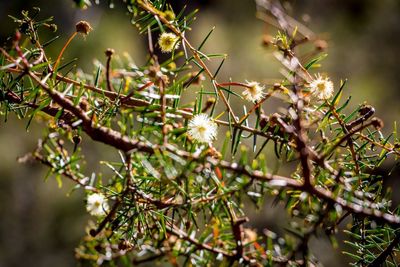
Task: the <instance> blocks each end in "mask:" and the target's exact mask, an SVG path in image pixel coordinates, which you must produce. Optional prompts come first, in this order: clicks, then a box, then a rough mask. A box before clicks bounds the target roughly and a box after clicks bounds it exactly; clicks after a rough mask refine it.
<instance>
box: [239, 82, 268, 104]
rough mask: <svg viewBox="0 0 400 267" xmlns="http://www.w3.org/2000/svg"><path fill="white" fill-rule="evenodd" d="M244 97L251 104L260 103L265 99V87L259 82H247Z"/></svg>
mask: <svg viewBox="0 0 400 267" xmlns="http://www.w3.org/2000/svg"><path fill="white" fill-rule="evenodd" d="M242 95H243V96H244V98H245V99H246V100H248V101H250V102H254V103H256V102H258V101H260V100H261V99H262V98H263V97H264V86H261V85H260V84H259V83H258V82H254V81H252V82H247V84H246V89H245V90H244V91H243V93H242Z"/></svg>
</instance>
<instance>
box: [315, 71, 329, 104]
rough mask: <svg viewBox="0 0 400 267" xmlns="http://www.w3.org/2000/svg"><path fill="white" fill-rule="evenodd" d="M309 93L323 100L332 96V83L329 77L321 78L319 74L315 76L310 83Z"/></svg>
mask: <svg viewBox="0 0 400 267" xmlns="http://www.w3.org/2000/svg"><path fill="white" fill-rule="evenodd" d="M310 92H311V94H312V95H314V96H315V97H317V98H319V99H321V100H325V99H329V98H331V97H332V95H333V83H332V81H331V80H330V79H329V77H322V76H321V75H320V74H317V75H315V79H314V80H313V81H312V82H311V83H310Z"/></svg>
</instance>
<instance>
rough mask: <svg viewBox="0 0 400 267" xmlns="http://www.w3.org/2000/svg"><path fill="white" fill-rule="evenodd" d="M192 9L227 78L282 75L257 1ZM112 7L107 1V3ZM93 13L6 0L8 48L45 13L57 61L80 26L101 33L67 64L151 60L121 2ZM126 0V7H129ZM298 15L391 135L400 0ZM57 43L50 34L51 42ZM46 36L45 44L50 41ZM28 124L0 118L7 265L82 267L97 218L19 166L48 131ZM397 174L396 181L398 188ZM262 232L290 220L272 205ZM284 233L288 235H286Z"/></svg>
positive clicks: (93, 161) (341, 261)
mask: <svg viewBox="0 0 400 267" xmlns="http://www.w3.org/2000/svg"><path fill="white" fill-rule="evenodd" d="M174 1H175V2H178V4H188V5H189V8H194V7H199V8H200V13H199V15H198V19H197V20H196V22H195V23H194V24H193V29H194V30H193V32H195V34H191V36H190V39H191V40H193V42H194V43H196V42H197V43H198V42H200V41H201V40H202V38H203V37H204V36H205V35H206V34H207V32H208V31H209V30H210V29H211V28H212V27H213V26H214V25H215V26H217V27H216V30H215V31H214V34H213V35H212V37H211V38H210V40H209V42H208V44H207V47H206V50H207V51H209V52H211V51H212V52H221V53H227V54H228V55H229V57H228V59H227V61H226V64H225V66H224V68H223V70H222V71H223V72H222V73H221V75H222V76H221V77H222V78H226V79H227V78H229V77H232V78H233V80H235V81H243V80H245V79H247V80H258V81H267V80H269V79H270V78H280V77H281V76H280V74H279V68H280V65H279V63H278V62H277V61H276V60H275V59H274V57H273V56H272V55H271V53H270V52H271V50H269V49H268V48H267V49H266V48H265V47H263V46H262V36H263V35H264V34H274V33H275V29H273V28H271V27H266V26H265V25H264V23H263V22H261V21H260V20H258V19H257V18H256V16H255V11H256V8H255V4H254V2H253V1H252V0H247V1H244V0H208V1H183V0H174ZM103 2H107V1H103ZM116 2H118V3H116V5H115V7H114V8H113V9H109V8H108V7H107V6H106V5H105V4H104V5H100V6H94V7H92V8H90V9H87V10H78V9H76V8H74V3H73V1H72V0H53V1H45V0H13V1H6V0H0V25H1V27H0V44H3V43H4V42H6V40H7V36H9V35H11V34H12V33H13V29H14V23H13V22H12V20H11V19H10V18H9V17H8V16H7V15H13V16H18V15H19V12H20V11H21V10H31V8H32V7H34V6H36V7H40V8H41V14H40V17H42V18H46V17H50V16H54V20H55V23H56V24H57V25H58V27H59V30H58V34H59V35H60V38H59V39H58V40H57V41H56V42H55V43H54V44H53V45H52V46H51V47H49V53H50V55H52V57H56V55H57V54H58V52H59V51H58V49H60V47H61V46H62V45H63V43H64V42H65V41H66V39H67V38H68V36H69V35H70V34H71V33H72V32H73V31H74V29H75V28H74V25H75V23H76V22H77V21H79V20H81V19H85V20H87V21H89V22H90V23H91V24H92V26H93V28H94V31H93V32H92V33H90V35H89V36H88V37H87V38H86V40H84V39H83V38H76V39H75V40H74V41H73V43H72V45H71V46H70V47H69V48H68V50H67V52H66V53H65V54H64V58H69V59H73V58H77V61H76V65H78V66H80V68H81V69H82V70H83V71H85V72H92V71H93V60H94V58H98V59H99V60H101V61H103V62H104V51H105V49H106V48H109V47H111V48H114V49H115V51H116V53H117V54H122V53H124V52H128V53H129V54H131V56H132V58H133V59H134V60H135V61H136V62H137V64H138V65H140V64H141V63H143V62H144V60H145V55H144V54H143V53H142V51H145V41H144V39H143V37H141V36H139V35H138V33H137V30H136V29H135V28H134V27H133V26H132V25H130V23H129V17H128V16H127V15H126V13H125V9H124V8H123V7H122V5H121V6H120V3H119V1H116ZM121 2H122V1H121ZM289 3H290V6H289V5H287V7H289V11H290V14H291V15H293V16H294V17H295V18H297V19H298V20H300V21H302V22H303V23H305V24H306V25H308V26H309V27H310V28H311V29H312V30H313V31H314V32H315V33H318V36H320V37H321V38H323V39H325V40H327V41H328V44H329V46H328V49H327V52H328V54H329V56H328V57H327V58H326V59H325V60H324V61H323V68H322V71H323V72H327V73H329V75H330V76H331V78H332V80H333V81H334V82H335V84H336V85H338V84H339V81H340V80H341V79H348V85H347V87H346V94H347V95H352V97H353V101H352V103H353V104H354V105H356V104H360V103H363V102H364V101H366V102H367V103H369V104H371V105H373V106H375V107H376V109H377V115H378V116H380V117H382V118H384V120H385V121H386V122H387V123H386V128H385V130H386V131H387V132H389V131H390V129H391V126H392V125H391V122H393V121H395V120H397V119H398V116H399V115H400V105H398V102H399V100H400V73H399V70H400V68H399V63H398V60H399V59H400V43H399V40H400V26H399V25H400V1H397V0H380V1H376V0H325V1H313V0H303V1H289ZM48 38H49V39H50V37H48ZM44 39H46V38H44ZM26 123H27V122H26V121H19V120H17V119H16V117H14V116H10V117H9V118H8V121H7V122H5V121H4V120H2V121H0V267H6V266H7V267H8V266H10V267H13V266H60V267H63V266H75V265H76V263H75V262H74V248H75V246H77V244H78V243H79V240H80V238H81V237H82V236H83V234H84V231H85V225H86V223H87V221H88V220H89V219H90V218H89V216H88V215H87V214H86V212H85V209H84V199H83V194H82V192H80V191H76V192H73V193H71V192H70V189H71V187H72V185H71V184H69V183H68V182H66V183H64V185H63V187H62V188H58V186H57V183H56V182H55V181H54V180H53V179H48V180H46V181H45V180H44V179H43V177H45V174H46V172H47V170H46V169H45V168H44V167H42V166H40V165H38V164H19V163H17V161H16V158H17V157H18V156H21V155H23V154H25V153H26V152H29V151H32V149H33V148H34V147H35V145H36V141H37V139H38V138H40V137H41V134H42V130H41V127H40V124H34V125H33V126H31V127H30V129H29V132H27V131H25V126H26ZM84 149H87V152H86V161H87V162H88V166H89V168H88V169H90V170H94V171H97V170H101V167H100V166H99V165H98V163H97V160H98V159H99V158H104V157H113V156H116V155H110V153H115V152H112V151H111V150H110V149H109V148H107V147H106V146H104V145H99V144H93V143H91V142H89V141H87V142H86V143H85V148H84ZM396 173H397V172H394V174H393V175H392V177H391V179H392V182H391V183H390V184H391V185H392V186H394V187H395V188H394V192H395V195H398V194H396V190H395V189H396V183H395V182H393V181H395V179H396V177H397V175H396ZM251 213H252V214H251V217H252V218H253V219H254V225H253V226H254V227H258V228H260V229H262V227H263V226H265V225H268V226H269V227H270V228H271V229H273V230H274V229H278V228H282V227H283V226H285V223H286V222H285V221H287V219H288V218H287V216H286V215H285V214H283V213H282V212H280V210H279V208H277V207H273V206H271V202H267V203H266V206H265V208H264V210H263V211H261V212H251ZM278 231H279V230H278ZM312 243H313V247H314V251H315V253H316V254H317V255H318V256H319V257H320V258H321V260H322V263H323V264H324V265H325V266H344V265H347V262H348V260H349V259H347V258H346V257H344V256H343V255H342V254H341V252H340V249H336V250H335V249H333V248H332V247H331V246H330V244H329V242H328V241H327V240H325V239H324V238H320V239H315V240H313V242H312Z"/></svg>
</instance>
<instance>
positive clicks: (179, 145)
mask: <svg viewBox="0 0 400 267" xmlns="http://www.w3.org/2000/svg"><path fill="white" fill-rule="evenodd" d="M78 2H80V3H79V5H80V6H81V7H85V6H86V7H87V6H88V4H89V2H88V1H78ZM124 2H127V3H126V6H127V10H128V11H129V13H130V14H131V16H132V23H133V24H134V25H136V26H137V28H138V29H139V32H140V33H141V34H144V35H147V36H148V51H149V52H148V56H147V59H148V60H147V62H146V64H144V65H143V66H137V65H135V64H134V63H133V62H131V61H127V60H120V61H118V60H114V59H113V57H114V54H115V52H114V50H113V49H108V50H107V51H106V52H105V54H106V64H105V66H104V65H102V64H100V63H99V64H98V65H97V66H96V67H95V69H94V72H93V74H86V73H81V72H76V73H72V71H66V66H68V65H69V63H66V62H64V61H63V52H64V51H65V50H66V49H67V48H68V45H69V43H70V42H72V41H73V39H74V38H77V36H79V34H81V35H88V34H90V33H89V32H90V30H92V28H91V26H90V24H88V23H87V22H85V21H80V22H78V23H77V24H76V31H75V33H74V34H73V35H72V36H71V37H70V38H69V40H68V41H67V43H65V45H64V46H63V47H62V48H61V49H60V51H61V52H60V53H59V55H58V57H57V58H56V60H52V59H50V58H49V57H48V55H47V53H46V48H47V46H48V45H50V44H51V40H50V41H49V42H45V43H43V41H42V40H41V39H40V32H39V29H42V28H47V29H48V30H56V26H55V25H53V24H51V19H47V20H36V19H35V18H32V17H30V16H29V13H28V12H26V11H24V12H22V15H21V17H20V18H14V21H15V22H16V23H17V25H18V29H17V31H16V32H15V34H14V35H13V37H12V42H11V43H10V45H9V46H4V47H3V48H1V49H0V50H1V57H0V62H1V67H0V89H1V95H0V100H1V102H0V105H1V109H2V112H1V114H2V116H4V117H7V116H8V114H9V113H10V112H14V113H15V114H17V115H18V117H19V118H26V119H27V123H28V126H29V124H30V123H31V122H32V121H35V120H37V119H40V120H41V121H43V122H44V123H42V125H43V127H44V128H45V130H46V135H45V136H44V137H43V138H42V139H41V140H39V142H38V146H37V148H36V149H35V150H34V151H33V152H32V153H30V154H28V155H27V156H25V157H23V158H21V161H25V160H28V159H34V160H36V161H39V162H40V163H42V164H44V165H46V166H47V167H48V168H49V170H50V171H49V174H51V175H53V176H54V177H55V178H56V179H57V180H58V181H59V183H60V184H61V183H62V178H61V177H64V178H66V179H69V180H72V181H73V182H74V183H75V184H76V187H75V188H74V189H81V190H84V191H85V193H86V194H87V198H86V208H87V211H88V212H89V213H90V214H91V215H92V216H93V219H94V220H95V222H94V223H89V225H88V231H87V236H85V237H84V238H83V239H82V243H81V244H80V245H79V246H78V247H77V248H76V258H77V260H78V261H80V262H82V263H83V264H87V265H101V264H107V263H110V264H111V263H114V264H116V265H121V264H125V265H127V266H129V265H135V264H139V263H142V262H148V261H158V260H165V261H168V262H169V263H170V264H171V265H183V264H187V265H199V266H202V265H210V266H214V265H223V266H224V265H225V266H228V265H250V266H273V265H290V266H306V265H310V266H312V265H313V264H317V263H318V260H317V259H316V258H315V257H314V256H313V252H312V251H311V250H310V249H309V240H310V238H311V237H312V236H315V235H320V234H321V233H322V234H323V235H326V236H327V237H329V239H330V240H331V242H332V244H333V246H336V243H337V241H336V240H335V236H336V234H337V231H338V230H339V229H342V228H343V227H342V228H340V227H341V224H342V223H343V221H344V220H345V219H347V221H349V222H350V226H349V227H348V228H347V229H346V230H345V232H346V233H347V237H348V238H347V240H346V241H345V242H346V243H347V244H349V245H350V246H349V249H348V251H345V252H344V253H346V254H348V255H350V256H351V257H352V258H353V259H354V264H355V265H360V266H380V265H384V264H386V265H388V266H392V265H397V263H396V252H397V251H398V247H399V244H398V243H399V240H400V234H399V233H398V232H397V227H398V226H399V225H400V218H399V217H398V211H397V208H396V207H392V206H391V202H390V196H389V195H388V193H387V190H386V189H385V188H383V186H382V183H383V176H382V175H380V174H377V172H376V169H377V168H378V167H379V166H380V165H382V163H383V162H384V161H386V160H388V159H389V161H390V162H391V164H393V159H394V160H397V158H398V155H399V142H398V137H397V130H396V129H394V131H393V133H392V134H390V135H389V136H387V137H385V136H384V135H383V133H382V132H381V131H380V130H381V128H382V127H383V122H382V121H381V120H380V119H379V118H376V117H374V112H375V110H374V108H373V107H372V106H369V105H366V104H361V105H359V106H358V107H357V108H356V109H355V110H349V107H348V104H349V100H350V99H345V100H343V99H342V93H343V90H344V89H345V85H346V82H345V81H342V82H341V83H340V84H336V85H334V83H333V82H332V81H331V80H330V79H329V77H328V76H326V75H324V74H319V73H315V74H312V73H311V71H312V70H313V69H315V68H316V67H318V65H319V63H320V61H321V60H322V59H323V58H324V57H325V54H321V53H322V52H323V45H321V44H324V42H323V41H321V40H315V36H314V35H310V31H309V30H308V29H304V26H302V25H300V24H299V23H297V22H296V21H295V20H293V19H292V18H289V16H288V15H286V13H285V12H284V9H283V8H282V7H281V6H280V5H279V3H277V2H274V1H268V0H259V1H257V5H258V8H259V12H260V14H262V16H261V17H263V18H265V17H266V16H268V18H270V17H271V16H272V17H274V18H275V20H276V22H277V25H279V31H278V32H277V34H276V36H275V37H274V38H270V37H269V36H265V37H264V42H265V45H268V46H272V47H274V50H275V51H274V55H275V56H276V58H277V59H278V60H279V61H280V62H281V63H282V64H283V66H284V68H285V69H284V71H282V73H283V77H282V78H280V79H279V81H280V82H278V83H275V84H263V83H261V82H257V81H242V82H236V81H234V82H233V81H222V80H220V78H219V76H218V73H219V72H220V69H221V68H222V67H223V63H224V59H225V57H226V55H224V54H205V53H204V52H202V48H203V46H204V44H205V43H206V41H207V39H208V38H209V36H210V35H211V34H212V32H213V31H212V30H211V31H210V32H209V33H208V34H207V35H206V36H205V37H204V40H203V41H202V42H201V43H200V44H197V45H195V44H193V43H191V42H190V40H188V39H187V37H186V35H185V33H186V32H187V31H189V30H190V25H191V23H192V22H193V20H194V16H195V12H186V11H179V12H175V10H172V8H171V6H170V5H168V3H166V1H164V0H153V1H148V0H137V1H124ZM95 30H96V29H95ZM154 38H157V40H155V39H154ZM311 41H318V42H317V44H318V45H317V46H316V50H315V51H316V53H314V54H315V55H314V58H313V59H312V60H310V61H308V62H303V61H302V60H300V58H301V57H299V56H298V54H299V53H300V52H301V49H300V47H301V46H304V45H306V44H309V43H310V42H311ZM160 51H161V52H162V55H163V56H160V55H161V54H160ZM146 53H147V52H146ZM249 53H251V51H249ZM161 58H167V59H165V60H161ZM210 61H216V62H218V67H217V68H215V69H214V68H211V67H210V66H209V62H210ZM111 62H113V63H114V64H113V66H114V68H113V67H112V64H111ZM115 66H118V67H117V68H116V67H115ZM249 79H250V80H251V77H249ZM184 92H190V95H191V96H192V97H193V98H192V102H190V104H182V102H181V97H182V94H183V93H184ZM273 98H274V99H280V100H281V105H282V107H283V109H279V111H277V112H276V113H272V114H267V113H266V112H265V111H264V110H263V106H264V105H267V102H268V101H269V100H271V99H273ZM232 101H235V102H240V103H241V106H242V107H243V110H242V111H241V110H240V109H241V108H240V109H238V108H237V107H236V106H234V105H233V104H232ZM225 132H226V134H225V138H224V137H223V136H224V134H223V133H225ZM218 133H219V134H218ZM217 136H219V138H220V140H222V142H220V143H221V144H218V142H216V140H215V139H216V138H217ZM87 139H92V140H94V141H96V142H101V143H104V144H107V145H108V146H110V147H112V148H114V149H115V151H116V153H119V155H120V161H118V162H110V161H102V164H104V165H106V166H108V167H109V168H110V169H111V170H112V172H113V175H110V176H107V177H105V176H104V177H103V176H102V175H101V174H93V175H90V173H91V171H90V170H88V171H85V168H84V160H83V159H84V154H83V153H84V150H83V149H82V148H81V142H82V141H85V140H87ZM246 145H250V146H251V147H250V149H248V148H247V147H246ZM266 154H268V155H271V154H273V155H274V156H275V157H276V159H277V160H278V162H279V163H280V165H281V166H282V168H281V169H285V171H281V170H280V169H279V170H276V169H273V166H270V163H269V162H268V161H267V160H266V157H265V155H266ZM287 166H295V168H292V171H291V173H290V174H288V175H284V174H283V173H287V172H288V171H287V168H286V167H287ZM267 196H269V197H270V198H266V197H267ZM271 197H272V198H273V199H274V201H275V202H279V203H282V204H283V205H284V207H285V209H286V211H287V212H288V214H290V216H291V218H292V219H291V221H290V224H289V226H288V227H287V228H286V230H287V233H288V234H286V235H283V236H279V235H278V234H277V233H274V232H272V231H271V230H269V229H268V226H265V230H264V231H263V232H260V231H257V230H255V229H252V228H251V227H250V225H251V222H249V219H248V217H247V216H246V211H247V210H248V209H249V206H252V205H255V207H258V208H259V207H261V205H263V202H264V201H265V200H266V199H267V200H268V201H270V200H271Z"/></svg>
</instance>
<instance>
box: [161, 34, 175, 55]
mask: <svg viewBox="0 0 400 267" xmlns="http://www.w3.org/2000/svg"><path fill="white" fill-rule="evenodd" d="M158 45H159V46H160V48H161V51H162V52H163V53H169V52H171V51H172V50H173V49H176V48H178V47H179V37H178V36H176V35H175V34H173V33H171V32H169V33H167V32H163V33H162V34H161V35H160V37H158Z"/></svg>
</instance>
